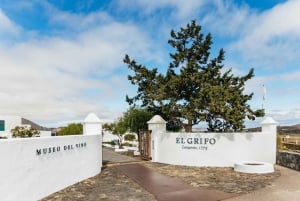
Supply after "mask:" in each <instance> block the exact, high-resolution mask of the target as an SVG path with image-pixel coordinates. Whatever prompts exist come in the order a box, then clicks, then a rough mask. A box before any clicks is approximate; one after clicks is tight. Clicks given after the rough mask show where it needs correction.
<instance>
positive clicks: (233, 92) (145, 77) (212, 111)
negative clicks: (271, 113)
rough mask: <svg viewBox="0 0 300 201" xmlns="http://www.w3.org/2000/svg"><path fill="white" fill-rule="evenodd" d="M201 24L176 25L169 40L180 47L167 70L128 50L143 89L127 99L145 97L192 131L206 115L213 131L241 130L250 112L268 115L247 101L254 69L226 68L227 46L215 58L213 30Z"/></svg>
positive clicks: (148, 104)
mask: <svg viewBox="0 0 300 201" xmlns="http://www.w3.org/2000/svg"><path fill="white" fill-rule="evenodd" d="M201 28H202V27H201V26H200V25H198V24H197V23H196V21H195V20H192V21H191V22H190V23H188V24H187V26H186V27H185V28H180V30H179V31H178V32H175V31H174V30H171V34H170V35H171V39H169V41H168V43H169V44H170V45H171V47H172V48H174V52H172V53H170V57H171V62H170V64H169V67H168V69H167V71H166V73H165V74H161V73H158V70H157V68H153V69H150V68H147V67H146V66H143V65H140V64H138V63H137V62H136V61H135V60H133V59H131V58H130V57H129V56H128V55H125V58H124V63H126V64H127V65H128V67H129V69H130V70H132V71H133V75H129V76H128V80H129V81H130V82H131V83H132V84H133V85H136V86H137V94H136V95H135V96H134V97H131V98H130V97H128V96H126V101H127V102H128V103H129V105H135V104H136V103H140V104H141V107H146V108H148V109H149V110H151V111H152V112H153V113H154V114H160V115H162V116H163V117H164V118H165V119H166V120H168V121H169V122H173V123H175V124H180V125H181V126H183V127H184V128H185V130H186V131H191V129H192V126H193V125H195V124H198V123H199V122H201V121H205V122H207V125H208V130H209V131H228V130H241V129H243V128H244V121H245V119H246V118H248V119H250V120H254V119H255V118H256V117H261V116H264V110H263V109H258V110H253V109H251V107H250V105H249V104H248V103H247V102H248V101H249V100H251V99H252V96H253V93H251V94H245V92H244V89H245V88H244V86H245V83H246V81H247V80H249V79H251V78H252V77H253V76H254V69H253V68H251V69H250V70H249V72H248V73H247V74H246V75H244V76H235V75H233V73H232V70H231V69H229V70H225V69H224V65H223V61H224V59H225V52H224V50H223V49H220V50H219V53H218V55H217V57H214V58H211V57H210V49H211V45H212V36H211V34H207V35H204V34H203V33H201Z"/></svg>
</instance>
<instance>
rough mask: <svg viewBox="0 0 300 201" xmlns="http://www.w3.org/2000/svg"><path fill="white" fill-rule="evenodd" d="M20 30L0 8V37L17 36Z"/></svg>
mask: <svg viewBox="0 0 300 201" xmlns="http://www.w3.org/2000/svg"><path fill="white" fill-rule="evenodd" d="M19 32H20V28H19V27H18V26H17V25H15V24H14V23H13V22H12V21H11V20H10V19H9V18H8V17H7V16H6V15H5V14H4V13H3V11H2V9H1V8H0V37H1V35H9V34H12V35H18V34H19Z"/></svg>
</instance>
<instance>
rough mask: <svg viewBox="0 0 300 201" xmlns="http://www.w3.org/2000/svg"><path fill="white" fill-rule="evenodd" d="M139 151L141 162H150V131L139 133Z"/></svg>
mask: <svg viewBox="0 0 300 201" xmlns="http://www.w3.org/2000/svg"><path fill="white" fill-rule="evenodd" d="M139 151H140V154H141V158H142V159H143V160H151V131H150V130H140V131H139Z"/></svg>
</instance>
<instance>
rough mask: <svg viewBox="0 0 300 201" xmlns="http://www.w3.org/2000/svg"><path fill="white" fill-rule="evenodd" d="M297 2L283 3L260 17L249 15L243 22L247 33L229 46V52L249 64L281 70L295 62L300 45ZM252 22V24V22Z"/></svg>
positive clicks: (298, 5) (299, 22)
mask: <svg viewBox="0 0 300 201" xmlns="http://www.w3.org/2000/svg"><path fill="white" fill-rule="evenodd" d="M299 17H300V1H293V0H291V1H287V2H286V3H284V4H279V5H277V6H275V7H273V8H272V9H270V10H267V11H265V12H263V13H261V14H257V13H251V14H250V15H249V19H251V21H252V22H251V23H250V24H248V20H247V19H245V24H244V27H245V29H246V30H248V31H247V33H244V34H242V35H241V37H240V39H239V40H238V41H237V42H236V43H233V44H232V46H231V48H232V49H231V50H235V51H237V52H240V53H242V54H243V56H244V58H245V59H247V60H248V61H251V62H252V63H253V64H256V65H258V64H260V65H261V66H264V65H265V66H267V67H269V68H270V67H283V66H285V65H286V64H287V63H288V62H292V61H297V59H298V57H299V52H300V48H299V45H298V44H299V42H300V21H299V20H298V19H299ZM253 21H255V23H253Z"/></svg>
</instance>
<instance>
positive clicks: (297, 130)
mask: <svg viewBox="0 0 300 201" xmlns="http://www.w3.org/2000/svg"><path fill="white" fill-rule="evenodd" d="M246 130H247V131H248V132H259V131H261V127H256V128H248V129H246ZM277 132H278V133H280V134H299V135H300V124H296V125H293V126H277Z"/></svg>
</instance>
